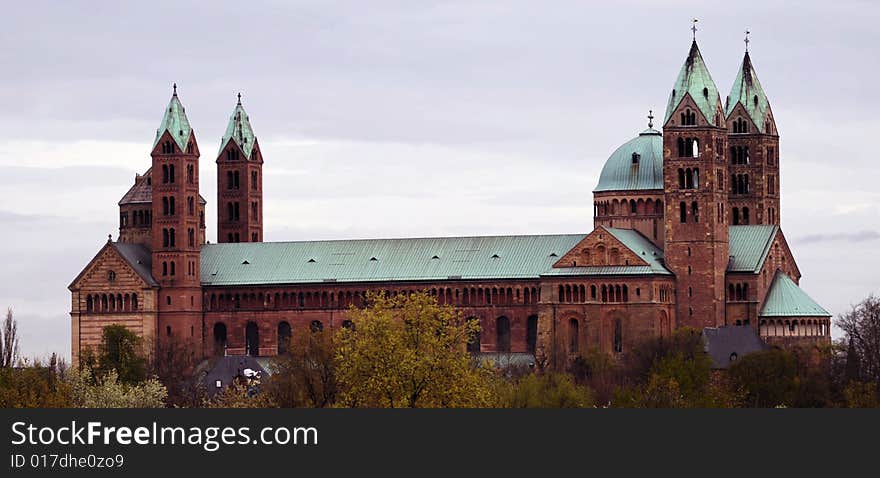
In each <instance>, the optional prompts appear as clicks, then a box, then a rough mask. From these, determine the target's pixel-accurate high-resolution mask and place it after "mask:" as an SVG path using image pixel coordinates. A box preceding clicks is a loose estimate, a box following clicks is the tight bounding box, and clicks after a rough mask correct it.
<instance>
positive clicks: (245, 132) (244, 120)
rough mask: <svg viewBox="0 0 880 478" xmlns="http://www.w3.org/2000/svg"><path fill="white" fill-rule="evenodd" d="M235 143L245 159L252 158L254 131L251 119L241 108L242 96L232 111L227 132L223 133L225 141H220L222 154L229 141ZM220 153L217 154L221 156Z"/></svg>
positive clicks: (239, 96)
mask: <svg viewBox="0 0 880 478" xmlns="http://www.w3.org/2000/svg"><path fill="white" fill-rule="evenodd" d="M230 139H231V140H233V141H235V144H237V145H238V147H239V148H241V150H242V151H243V152H244V156H245V158H250V157H251V151H253V149H254V142H256V136H254V130H253V128H251V122H250V118H249V117H248V114H247V113H246V112H245V111H244V107H243V106H241V94H240V93H239V95H238V104H236V105H235V109H233V110H232V116H230V117H229V124H228V125H227V126H226V132H225V133H223V139H221V140H220V150H221V151H220V152H222V150H223V148H225V147H226V144H227V143H229V140H230ZM220 152H218V153H217V154H218V155H219V154H220Z"/></svg>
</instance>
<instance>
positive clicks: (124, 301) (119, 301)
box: [86, 292, 138, 312]
mask: <svg viewBox="0 0 880 478" xmlns="http://www.w3.org/2000/svg"><path fill="white" fill-rule="evenodd" d="M137 310H138V295H137V294H131V293H128V292H126V293H124V294H122V293H117V294H88V295H86V311H87V312H132V311H137Z"/></svg>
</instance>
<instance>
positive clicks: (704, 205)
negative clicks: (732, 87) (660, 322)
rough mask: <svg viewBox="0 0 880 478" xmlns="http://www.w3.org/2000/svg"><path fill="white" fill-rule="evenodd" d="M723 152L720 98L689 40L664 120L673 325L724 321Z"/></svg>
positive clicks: (726, 251) (667, 255)
mask: <svg viewBox="0 0 880 478" xmlns="http://www.w3.org/2000/svg"><path fill="white" fill-rule="evenodd" d="M726 150H727V127H726V124H725V116H724V109H723V108H722V106H721V98H720V96H719V95H718V89H717V88H716V86H715V83H714V82H713V81H712V77H711V76H710V75H709V70H708V68H707V67H706V64H705V62H704V61H703V57H702V55H701V54H700V49H699V48H698V47H697V42H696V39H694V42H693V43H692V44H691V48H690V51H689V53H688V56H687V59H686V60H685V63H684V65H683V66H682V68H681V72H680V73H679V75H678V79H677V80H676V81H675V85H674V86H673V89H672V93H671V94H670V96H669V103H668V105H667V107H666V115H665V119H664V124H663V189H664V199H665V205H666V215H665V222H666V228H665V229H666V240H665V262H666V266H667V267H668V268H669V269H670V270H671V271H672V272H673V273H674V274H675V275H676V307H677V310H676V316H677V321H678V325H679V326H690V327H695V328H699V329H702V328H703V327H714V326H717V325H723V324H724V316H725V297H724V277H725V271H726V268H727V263H728V260H729V246H728V226H727V220H726V216H725V211H726V209H727V189H725V187H724V175H725V172H726V171H727V164H726V163H725V162H724V152H725V151H726Z"/></svg>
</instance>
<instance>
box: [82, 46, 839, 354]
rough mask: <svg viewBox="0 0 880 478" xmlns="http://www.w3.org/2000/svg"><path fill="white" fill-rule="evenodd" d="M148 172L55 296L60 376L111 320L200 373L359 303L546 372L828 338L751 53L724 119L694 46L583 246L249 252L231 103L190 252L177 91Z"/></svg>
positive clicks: (533, 242) (241, 136)
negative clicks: (467, 332) (206, 361)
mask: <svg viewBox="0 0 880 478" xmlns="http://www.w3.org/2000/svg"><path fill="white" fill-rule="evenodd" d="M649 118H650V119H651V120H653V117H649ZM150 155H151V157H152V163H151V167H150V168H149V169H147V171H146V173H144V175H138V176H137V177H136V178H135V183H134V185H133V186H132V187H131V189H130V190H129V191H128V193H126V194H125V196H124V197H123V198H122V200H121V201H120V202H119V208H120V216H119V238H118V241H117V242H112V241H110V240H108V242H107V243H106V245H105V246H104V247H103V248H102V249H101V250H100V251H99V252H98V254H97V255H96V256H95V257H94V258H93V259H92V260H91V262H89V263H88V265H87V266H86V267H85V269H84V270H83V271H82V273H80V275H79V276H78V277H77V278H76V279H75V280H74V281H73V283H72V284H71V285H70V291H71V293H72V306H71V327H72V355H73V360H74V361H76V360H77V358H78V356H79V355H80V353H81V352H82V351H83V350H84V349H85V348H87V347H92V346H95V345H96V344H98V343H99V341H100V335H101V329H102V327H103V326H105V325H108V324H111V323H120V324H124V325H125V326H126V327H129V328H130V329H131V330H134V331H135V332H137V333H138V334H140V335H141V336H142V337H144V338H145V339H146V340H147V343H150V344H154V346H161V345H162V344H163V343H186V344H189V345H190V346H192V347H195V349H196V350H197V353H198V354H200V355H202V356H205V357H208V356H211V355H226V354H228V355H236V354H249V355H255V356H271V355H275V354H277V353H278V352H279V351H280V350H284V349H285V348H286V347H287V344H288V343H289V340H290V337H291V336H292V334H297V333H300V331H305V330H309V329H316V328H324V329H333V328H337V327H345V326H347V325H349V323H348V322H347V316H348V309H349V307H350V305H352V304H354V305H355V306H360V305H362V304H363V303H364V297H365V294H366V293H367V292H369V291H386V292H389V293H392V294H401V293H408V292H413V291H422V290H425V291H428V292H429V293H431V294H432V295H434V296H436V297H437V299H438V301H439V302H440V303H441V304H452V305H454V306H455V307H457V308H459V309H460V310H461V311H462V313H463V315H464V316H465V317H473V318H477V319H479V321H480V324H481V326H482V330H481V333H480V336H479V339H478V341H476V342H474V343H473V344H471V346H470V349H471V351H473V352H527V353H531V354H534V355H535V357H536V358H537V359H538V360H541V361H545V360H546V361H550V362H552V363H559V361H565V360H566V359H567V358H569V357H571V356H573V355H575V354H577V353H579V352H581V351H583V350H586V349H587V348H596V349H599V350H602V351H605V352H608V353H611V354H616V353H623V352H625V351H626V350H627V349H628V348H629V347H631V346H632V345H633V344H635V343H637V342H638V341H640V340H642V339H644V338H647V337H652V336H663V335H669V334H671V333H672V332H673V331H674V330H675V329H677V328H680V327H685V326H690V327H696V328H700V329H702V328H706V327H722V326H742V327H751V328H752V329H754V330H755V331H756V332H757V333H758V334H759V335H760V337H761V338H762V339H763V340H764V341H765V342H768V343H775V344H787V343H813V342H822V341H829V340H830V314H829V313H828V312H826V311H825V310H824V309H823V308H822V307H820V306H819V305H818V304H816V303H815V302H814V301H813V300H811V299H810V298H809V297H808V296H807V295H806V294H805V293H804V292H803V291H802V290H801V289H800V288H799V287H798V285H797V284H798V281H799V279H800V276H801V274H800V271H799V270H798V266H797V264H796V263H795V260H794V256H793V255H792V252H791V250H790V249H789V247H788V244H787V242H786V240H785V236H784V235H783V233H782V230H781V229H780V226H779V225H780V217H781V214H780V213H781V211H780V207H779V197H780V187H779V186H780V178H779V157H780V156H779V135H778V133H777V130H776V123H775V121H774V118H773V113H772V111H771V108H770V104H769V102H768V100H767V96H766V95H765V94H764V90H763V89H762V87H761V84H760V83H759V82H758V78H757V76H756V74H755V69H754V67H753V66H752V62H751V59H750V58H749V54H748V52H747V53H746V54H745V57H744V58H743V61H742V65H741V67H740V69H739V72H738V74H737V77H736V79H735V80H734V83H733V88H732V89H731V91H730V94H729V96H728V97H727V100H726V102H722V100H721V97H720V95H719V92H718V89H717V88H716V86H715V83H714V82H713V81H712V78H711V76H710V75H709V71H708V69H707V68H706V65H705V63H704V62H703V58H702V56H701V54H700V51H699V49H698V48H697V44H696V42H694V43H693V44H692V45H691V48H690V52H689V53H688V56H687V59H686V60H685V64H684V65H683V66H682V69H681V73H680V74H679V76H678V78H677V79H676V81H675V83H674V85H673V87H672V91H671V94H670V96H669V102H668V105H667V108H666V113H665V115H664V118H663V132H662V133H661V132H660V131H658V130H656V129H654V128H653V124H652V122H649V124H648V129H646V130H644V131H642V132H641V133H639V135H638V136H636V137H635V138H633V139H632V140H630V141H628V142H626V143H624V144H623V145H622V146H620V147H619V148H618V149H617V150H616V151H615V152H614V153H613V154H612V155H611V157H610V158H609V159H608V161H607V162H606V164H605V166H604V168H603V170H602V173H601V175H600V177H599V183H598V185H597V187H596V188H595V190H594V226H595V229H594V230H593V231H592V232H590V233H588V234H573V235H534V236H492V237H437V238H419V239H381V240H380V239H371V240H339V241H295V242H277V243H265V242H262V240H263V188H262V182H263V181H262V180H263V176H262V175H263V156H262V151H261V149H260V145H259V142H258V141H257V138H256V136H255V135H254V132H253V129H252V128H251V124H250V119H249V117H248V115H247V113H246V112H245V110H244V108H243V107H242V104H241V99H240V97H239V102H238V104H237V105H236V106H235V109H234V110H233V113H232V117H231V118H230V120H229V125H228V127H227V129H226V133H225V135H224V136H223V140H222V144H221V148H220V151H219V153H218V155H217V158H216V164H217V190H218V193H217V211H218V217H217V242H218V244H206V241H205V217H204V210H205V209H204V205H205V201H204V199H202V197H201V196H200V195H199V187H198V184H199V171H200V169H199V157H200V150H199V146H198V142H197V141H196V136H195V132H194V131H193V129H192V128H191V126H190V124H189V121H188V120H187V117H186V113H185V110H184V107H183V105H182V104H181V102H180V100H179V99H178V96H177V92H176V88H175V92H174V95H173V96H172V98H171V101H170V103H169V104H168V106H167V108H166V110H165V114H164V117H163V119H162V122H161V124H160V126H159V129H158V130H157V132H156V137H155V139H154V141H153V145H152V150H151V154H150Z"/></svg>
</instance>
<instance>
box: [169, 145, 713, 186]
mask: <svg viewBox="0 0 880 478" xmlns="http://www.w3.org/2000/svg"><path fill="white" fill-rule="evenodd" d="M691 156H693V157H694V158H699V157H700V141H699V140H698V139H697V138H694V139H693V145H692V146H691ZM172 182H173V181H172Z"/></svg>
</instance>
